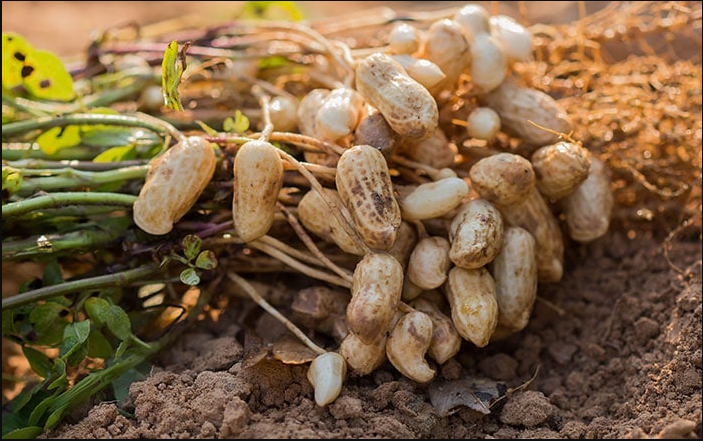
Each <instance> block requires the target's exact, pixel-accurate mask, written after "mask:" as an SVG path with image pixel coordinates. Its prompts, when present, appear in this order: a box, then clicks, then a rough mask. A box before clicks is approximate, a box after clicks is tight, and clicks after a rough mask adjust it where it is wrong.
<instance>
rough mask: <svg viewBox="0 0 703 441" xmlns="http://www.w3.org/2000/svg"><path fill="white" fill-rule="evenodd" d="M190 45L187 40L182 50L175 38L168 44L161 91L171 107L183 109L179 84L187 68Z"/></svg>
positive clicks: (162, 63) (167, 104) (166, 102)
mask: <svg viewBox="0 0 703 441" xmlns="http://www.w3.org/2000/svg"><path fill="white" fill-rule="evenodd" d="M189 46H190V43H189V42H186V43H185V44H184V45H183V47H181V50H180V51H179V50H178V42H177V41H176V40H173V41H172V42H170V43H169V44H168V46H166V50H165V51H164V58H163V61H162V62H161V92H162V93H163V95H164V104H165V105H166V107H168V108H169V109H173V110H183V104H181V98H180V96H179V94H178V84H180V82H181V76H182V75H183V72H184V71H185V70H186V66H187V64H186V51H187V50H188V47H189Z"/></svg>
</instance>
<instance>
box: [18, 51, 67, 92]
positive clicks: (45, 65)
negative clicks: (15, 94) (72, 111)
mask: <svg viewBox="0 0 703 441" xmlns="http://www.w3.org/2000/svg"><path fill="white" fill-rule="evenodd" d="M21 76H22V78H23V80H24V83H23V84H24V87H25V88H26V89H27V91H28V92H29V93H30V94H32V95H34V96H35V97H36V98H39V99H45V100H58V101H70V100H72V99H73V98H74V97H75V92H74V91H73V78H71V74H69V73H68V71H67V70H66V68H65V67H64V65H63V63H62V62H61V60H60V59H59V57H57V56H56V55H54V54H53V53H51V52H49V51H37V50H35V51H33V52H30V53H29V55H27V58H26V59H25V60H24V66H23V67H22V70H21Z"/></svg>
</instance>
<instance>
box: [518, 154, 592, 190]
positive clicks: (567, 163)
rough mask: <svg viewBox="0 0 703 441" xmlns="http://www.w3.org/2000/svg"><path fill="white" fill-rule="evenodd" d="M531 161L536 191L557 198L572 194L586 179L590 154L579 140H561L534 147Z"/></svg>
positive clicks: (589, 165) (589, 166) (589, 164)
mask: <svg viewBox="0 0 703 441" xmlns="http://www.w3.org/2000/svg"><path fill="white" fill-rule="evenodd" d="M531 162H532V168H533V169H534V171H535V178H536V181H535V183H536V185H537V189H538V190H539V192H540V193H542V194H543V195H544V196H546V197H548V198H551V199H555V200H557V199H561V198H563V197H564V196H567V195H569V194H571V193H572V192H573V191H574V190H575V189H576V187H578V186H579V185H581V183H582V182H583V181H585V180H586V178H587V177H588V171H589V170H590V169H591V154H590V153H589V151H588V150H586V149H585V148H583V147H581V146H580V145H578V144H575V143H573V142H566V141H560V142H557V143H556V144H551V145H546V146H544V147H540V148H539V149H537V150H536V151H535V152H534V153H533V154H532V158H531Z"/></svg>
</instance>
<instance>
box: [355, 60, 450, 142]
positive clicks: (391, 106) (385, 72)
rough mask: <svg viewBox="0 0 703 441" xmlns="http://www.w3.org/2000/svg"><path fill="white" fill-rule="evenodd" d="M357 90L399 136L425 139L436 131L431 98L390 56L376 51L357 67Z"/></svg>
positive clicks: (435, 110) (434, 112)
mask: <svg viewBox="0 0 703 441" xmlns="http://www.w3.org/2000/svg"><path fill="white" fill-rule="evenodd" d="M356 89H357V90H358V91H359V93H361V95H362V96H363V97H364V98H365V99H366V101H367V102H369V103H370V104H371V105H373V106H374V107H375V108H377V109H378V110H379V112H381V114H382V115H383V117H384V118H385V119H386V121H387V122H388V124H389V125H390V126H391V128H393V130H394V131H395V132H396V133H398V134H399V135H401V136H404V137H408V138H416V139H425V138H429V137H430V136H432V134H433V133H434V131H435V130H436V129H437V125H438V124H439V111H438V110H437V103H436V102H435V100H434V98H433V97H432V95H430V93H429V92H428V91H427V89H426V88H425V87H424V86H422V85H421V84H420V83H418V82H417V81H415V80H413V79H412V78H410V76H409V75H408V74H407V73H406V72H405V69H403V67H402V66H401V65H400V64H398V62H397V61H395V60H394V59H393V58H391V57H390V56H389V55H386V54H384V53H381V52H376V53H373V54H371V55H369V56H367V57H366V58H364V59H363V60H361V61H360V62H359V63H358V64H357V67H356Z"/></svg>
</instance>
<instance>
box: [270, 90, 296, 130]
mask: <svg viewBox="0 0 703 441" xmlns="http://www.w3.org/2000/svg"><path fill="white" fill-rule="evenodd" d="M270 116H271V123H272V124H273V128H274V130H276V131H279V132H289V131H291V130H294V129H295V128H296V127H297V125H298V101H296V100H294V99H293V98H291V97H288V96H284V95H280V96H276V97H273V99H271V105H270Z"/></svg>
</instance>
